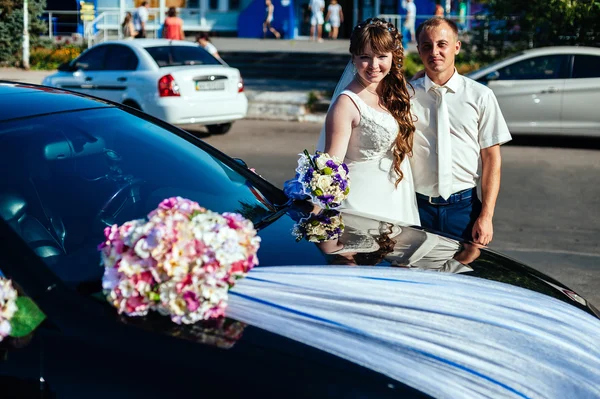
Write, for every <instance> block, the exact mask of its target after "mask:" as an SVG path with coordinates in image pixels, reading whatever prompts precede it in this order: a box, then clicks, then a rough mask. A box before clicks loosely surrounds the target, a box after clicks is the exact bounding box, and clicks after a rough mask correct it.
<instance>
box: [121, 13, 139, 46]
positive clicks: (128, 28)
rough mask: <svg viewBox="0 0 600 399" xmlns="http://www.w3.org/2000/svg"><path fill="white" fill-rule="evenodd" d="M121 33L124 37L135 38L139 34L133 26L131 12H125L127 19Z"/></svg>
mask: <svg viewBox="0 0 600 399" xmlns="http://www.w3.org/2000/svg"><path fill="white" fill-rule="evenodd" d="M121 33H122V34H123V39H133V38H135V36H136V35H137V31H136V30H135V28H134V27H133V15H132V14H131V13H130V12H126V13H125V19H123V23H122V24H121Z"/></svg>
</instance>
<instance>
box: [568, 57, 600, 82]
mask: <svg viewBox="0 0 600 399" xmlns="http://www.w3.org/2000/svg"><path fill="white" fill-rule="evenodd" d="M573 78H574V79H582V78H600V56H597V55H583V54H576V55H575V62H574V64H573Z"/></svg>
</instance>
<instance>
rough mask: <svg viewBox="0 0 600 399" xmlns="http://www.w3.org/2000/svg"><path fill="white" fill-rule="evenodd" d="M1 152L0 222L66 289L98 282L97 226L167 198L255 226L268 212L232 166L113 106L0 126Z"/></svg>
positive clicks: (100, 238) (100, 229)
mask: <svg viewBox="0 0 600 399" xmlns="http://www.w3.org/2000/svg"><path fill="white" fill-rule="evenodd" d="M107 121H109V122H110V123H108V124H107ZM0 148H2V150H3V154H4V155H3V157H2V158H0V168H2V170H5V171H8V170H11V173H2V174H0V217H2V218H3V219H4V220H5V221H6V222H7V223H8V224H9V225H10V226H11V227H12V228H13V229H14V230H15V231H16V232H17V233H18V234H19V235H20V236H21V237H22V238H23V240H24V241H25V242H26V243H27V244H28V245H29V246H30V247H31V248H32V249H33V250H34V251H35V252H36V254H37V255H38V256H40V257H41V258H42V259H43V260H44V261H45V262H46V263H47V264H48V265H49V266H50V268H51V269H52V270H53V271H54V272H55V273H56V274H57V275H58V276H59V277H60V278H61V279H62V280H63V281H65V282H67V283H73V284H76V283H78V282H83V281H99V279H100V277H101V275H102V268H101V267H99V266H98V261H97V260H98V259H99V255H98V251H97V246H98V244H99V243H100V242H102V241H103V239H104V237H103V230H104V228H105V227H107V226H109V225H113V224H123V223H124V222H126V221H128V220H134V219H140V218H144V217H145V216H146V215H147V214H148V212H150V211H151V210H153V209H155V208H156V207H157V206H158V204H159V203H160V202H161V201H162V200H163V199H165V198H169V197H174V196H181V197H185V198H189V199H191V200H193V201H197V202H198V203H199V204H200V205H201V206H203V207H205V208H207V209H210V210H213V211H215V212H237V213H241V214H242V215H244V216H246V217H247V218H249V219H250V220H252V221H253V222H255V223H257V222H258V221H260V220H262V219H263V218H265V217H266V216H268V215H269V214H271V212H273V208H271V207H270V206H269V204H268V203H267V202H266V201H265V199H264V198H263V197H262V196H261V195H260V192H258V191H257V190H256V189H255V188H254V187H253V186H252V185H251V184H250V183H249V181H248V180H247V179H246V178H245V177H244V176H243V175H241V174H240V173H238V172H236V171H235V170H234V169H233V168H232V167H230V166H228V165H227V164H226V163H224V162H222V161H221V160H219V159H218V158H216V157H215V156H212V155H210V154H209V153H208V152H206V151H204V150H203V149H202V148H200V147H199V146H197V145H196V144H194V143H192V142H189V141H187V140H185V139H183V138H181V137H179V136H177V135H176V134H174V133H172V132H170V131H168V130H166V129H164V128H162V127H161V126H159V125H156V124H154V123H151V122H148V121H146V120H144V119H141V118H139V117H136V116H134V115H131V114H129V113H127V112H124V111H122V110H120V109H118V108H112V107H111V108H100V109H93V110H86V111H78V112H70V113H59V114H52V115H46V116H39V117H34V118H28V119H20V120H17V121H11V122H3V123H0ZM249 173H250V172H249Z"/></svg>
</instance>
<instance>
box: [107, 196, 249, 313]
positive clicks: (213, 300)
mask: <svg viewBox="0 0 600 399" xmlns="http://www.w3.org/2000/svg"><path fill="white" fill-rule="evenodd" d="M104 235H105V237H106V240H105V241H104V242H102V243H101V244H100V246H99V248H98V249H99V250H100V252H101V260H102V261H101V263H102V265H103V266H104V268H105V270H104V276H103V278H102V287H103V289H104V294H105V295H106V299H107V300H108V301H109V302H110V303H111V304H112V305H113V306H114V307H116V308H117V309H118V311H119V313H124V314H126V315H128V316H146V315H147V314H148V311H150V310H155V311H157V312H159V313H160V314H162V315H169V316H170V317H171V320H172V321H173V322H174V323H177V324H182V323H183V324H194V323H196V322H198V321H200V320H208V319H216V318H219V317H222V316H224V314H225V308H226V306H227V290H228V289H229V288H231V287H233V286H234V285H235V282H236V280H238V279H241V278H243V277H244V276H245V275H246V274H247V273H248V271H250V269H252V268H253V267H254V266H255V265H256V264H257V263H258V259H257V257H256V251H257V250H258V247H259V243H260V238H259V237H257V236H256V230H254V226H253V225H252V222H250V221H249V220H247V219H245V218H244V217H242V216H241V215H239V214H235V213H228V212H226V213H223V214H222V215H221V214H219V213H215V212H212V211H209V210H206V209H205V208H202V207H201V206H200V205H199V204H198V203H197V202H194V201H190V200H188V199H185V198H181V197H173V198H167V199H165V200H163V201H162V202H161V203H160V204H159V206H158V208H156V209H155V210H153V211H152V212H150V213H149V214H148V221H145V220H143V219H140V220H133V221H129V222H126V223H124V224H123V225H121V226H117V225H116V224H115V225H113V226H110V227H106V228H105V229H104Z"/></svg>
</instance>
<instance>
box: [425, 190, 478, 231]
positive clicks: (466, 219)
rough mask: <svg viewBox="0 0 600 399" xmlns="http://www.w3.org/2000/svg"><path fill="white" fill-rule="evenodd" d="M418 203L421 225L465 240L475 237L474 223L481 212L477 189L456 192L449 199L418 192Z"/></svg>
mask: <svg viewBox="0 0 600 399" xmlns="http://www.w3.org/2000/svg"><path fill="white" fill-rule="evenodd" d="M417 205H418V206H419V217H420V218H421V226H423V227H426V228H428V229H432V230H436V231H441V232H443V233H446V234H450V235H452V236H455V237H460V238H462V239H463V240H469V241H470V240H472V239H473V237H472V231H473V225H474V224H475V221H476V220H477V218H478V217H479V214H480V213H481V201H480V200H479V198H478V197H477V189H475V188H472V189H468V190H465V191H461V192H458V193H454V194H452V195H451V196H450V198H448V200H444V199H443V198H442V197H434V198H430V197H427V196H425V195H423V194H419V193H417Z"/></svg>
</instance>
